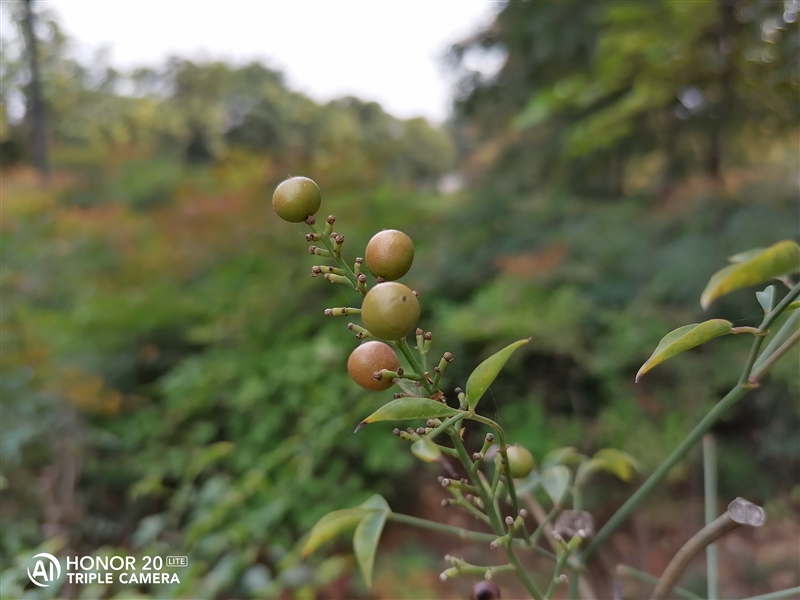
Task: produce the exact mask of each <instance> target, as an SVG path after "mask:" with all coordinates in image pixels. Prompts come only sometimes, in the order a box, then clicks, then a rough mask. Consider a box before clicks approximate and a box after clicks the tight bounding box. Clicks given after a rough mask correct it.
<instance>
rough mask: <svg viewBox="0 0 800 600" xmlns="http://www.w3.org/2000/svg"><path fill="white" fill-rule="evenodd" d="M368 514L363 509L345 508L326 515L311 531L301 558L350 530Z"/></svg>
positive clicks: (368, 512) (367, 511)
mask: <svg viewBox="0 0 800 600" xmlns="http://www.w3.org/2000/svg"><path fill="white" fill-rule="evenodd" d="M369 514H370V511H369V510H365V509H363V508H345V509H342V510H335V511H333V512H330V513H328V514H327V515H325V516H324V517H322V518H321V519H320V520H319V521H317V524H316V525H314V527H313V528H312V529H311V533H310V534H309V536H308V540H306V543H305V545H304V546H303V552H302V554H303V556H308V555H309V554H311V553H312V552H314V550H316V549H317V548H319V547H320V546H321V545H322V544H324V543H326V542H329V541H330V540H332V539H333V538H335V537H336V536H337V535H339V534H340V533H343V532H345V531H347V530H348V529H352V528H353V527H355V526H356V525H358V524H359V522H361V520H362V519H363V518H364V517H366V516H367V515H369Z"/></svg>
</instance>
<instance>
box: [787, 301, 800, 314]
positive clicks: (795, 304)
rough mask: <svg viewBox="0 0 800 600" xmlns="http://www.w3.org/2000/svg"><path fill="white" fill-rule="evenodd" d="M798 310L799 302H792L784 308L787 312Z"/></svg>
mask: <svg viewBox="0 0 800 600" xmlns="http://www.w3.org/2000/svg"><path fill="white" fill-rule="evenodd" d="M798 308H800V300H797V301H795V302H792V303H791V304H790V305H789V306H787V307H786V310H787V311H789V310H797V309H798Z"/></svg>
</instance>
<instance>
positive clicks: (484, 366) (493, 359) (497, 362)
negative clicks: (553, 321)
mask: <svg viewBox="0 0 800 600" xmlns="http://www.w3.org/2000/svg"><path fill="white" fill-rule="evenodd" d="M530 341H531V339H530V338H528V339H525V340H519V341H518V342H514V343H513V344H510V345H508V346H506V347H505V348H503V349H502V350H500V351H499V352H496V353H495V354H492V355H491V356H490V357H489V358H487V359H486V360H485V361H483V362H482V363H481V364H479V365H478V366H477V367H476V368H475V370H474V371H473V372H472V374H471V375H470V376H469V379H467V405H468V406H469V410H470V411H474V410H475V407H476V406H477V405H478V401H479V400H480V399H481V396H483V394H484V393H485V392H486V390H487V389H489V386H490V385H492V382H493V381H494V380H495V378H496V377H497V375H498V374H499V373H500V370H501V369H502V368H503V366H505V364H506V362H507V361H508V359H509V358H510V357H511V355H512V354H513V353H514V351H515V350H516V349H517V348H519V347H520V346H522V345H523V344H527V343H528V342H530Z"/></svg>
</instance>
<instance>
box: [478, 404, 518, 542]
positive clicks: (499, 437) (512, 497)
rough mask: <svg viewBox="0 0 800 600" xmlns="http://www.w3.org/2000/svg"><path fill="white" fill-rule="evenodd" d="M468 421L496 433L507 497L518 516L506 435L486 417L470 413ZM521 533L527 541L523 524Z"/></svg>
mask: <svg viewBox="0 0 800 600" xmlns="http://www.w3.org/2000/svg"><path fill="white" fill-rule="evenodd" d="M467 418H468V419H472V420H473V421H477V422H478V423H483V424H484V425H488V426H489V427H491V428H492V429H494V430H495V431H496V432H497V443H498V444H499V446H500V454H501V455H502V456H503V470H504V472H505V476H506V485H507V486H508V497H509V499H510V500H511V509H512V510H513V511H514V514H515V515H517V514H519V501H518V500H517V491H516V489H515V488H514V479H513V477H511V467H510V466H509V464H508V454H507V453H506V434H505V431H503V428H502V427H500V425H498V424H497V423H495V422H494V421H492V420H491V419H487V418H486V417H482V416H480V415H476V414H475V413H471V414H470V415H469V416H468V417H467ZM522 532H523V534H524V535H525V539H526V540H527V539H529V538H530V535H529V534H528V528H527V527H526V526H525V524H524V523H523V524H522Z"/></svg>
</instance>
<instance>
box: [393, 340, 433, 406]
mask: <svg viewBox="0 0 800 600" xmlns="http://www.w3.org/2000/svg"><path fill="white" fill-rule="evenodd" d="M391 344H392V345H393V346H394V347H395V348H397V349H398V350H400V352H401V353H402V354H403V357H405V359H406V360H407V361H408V364H409V366H410V367H411V370H412V371H414V373H416V374H417V375H419V376H420V378H421V381H420V383H422V386H423V387H424V388H425V391H426V392H428V394H433V389H431V385H430V384H429V383H428V380H427V378H426V377H425V372H424V371H423V370H422V367H421V366H420V364H419V362H417V358H416V357H415V356H414V353H413V352H412V351H411V347H410V346H409V345H408V340H407V339H406V338H404V337H402V338H400V339H399V340H394V341H392V342H391Z"/></svg>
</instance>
